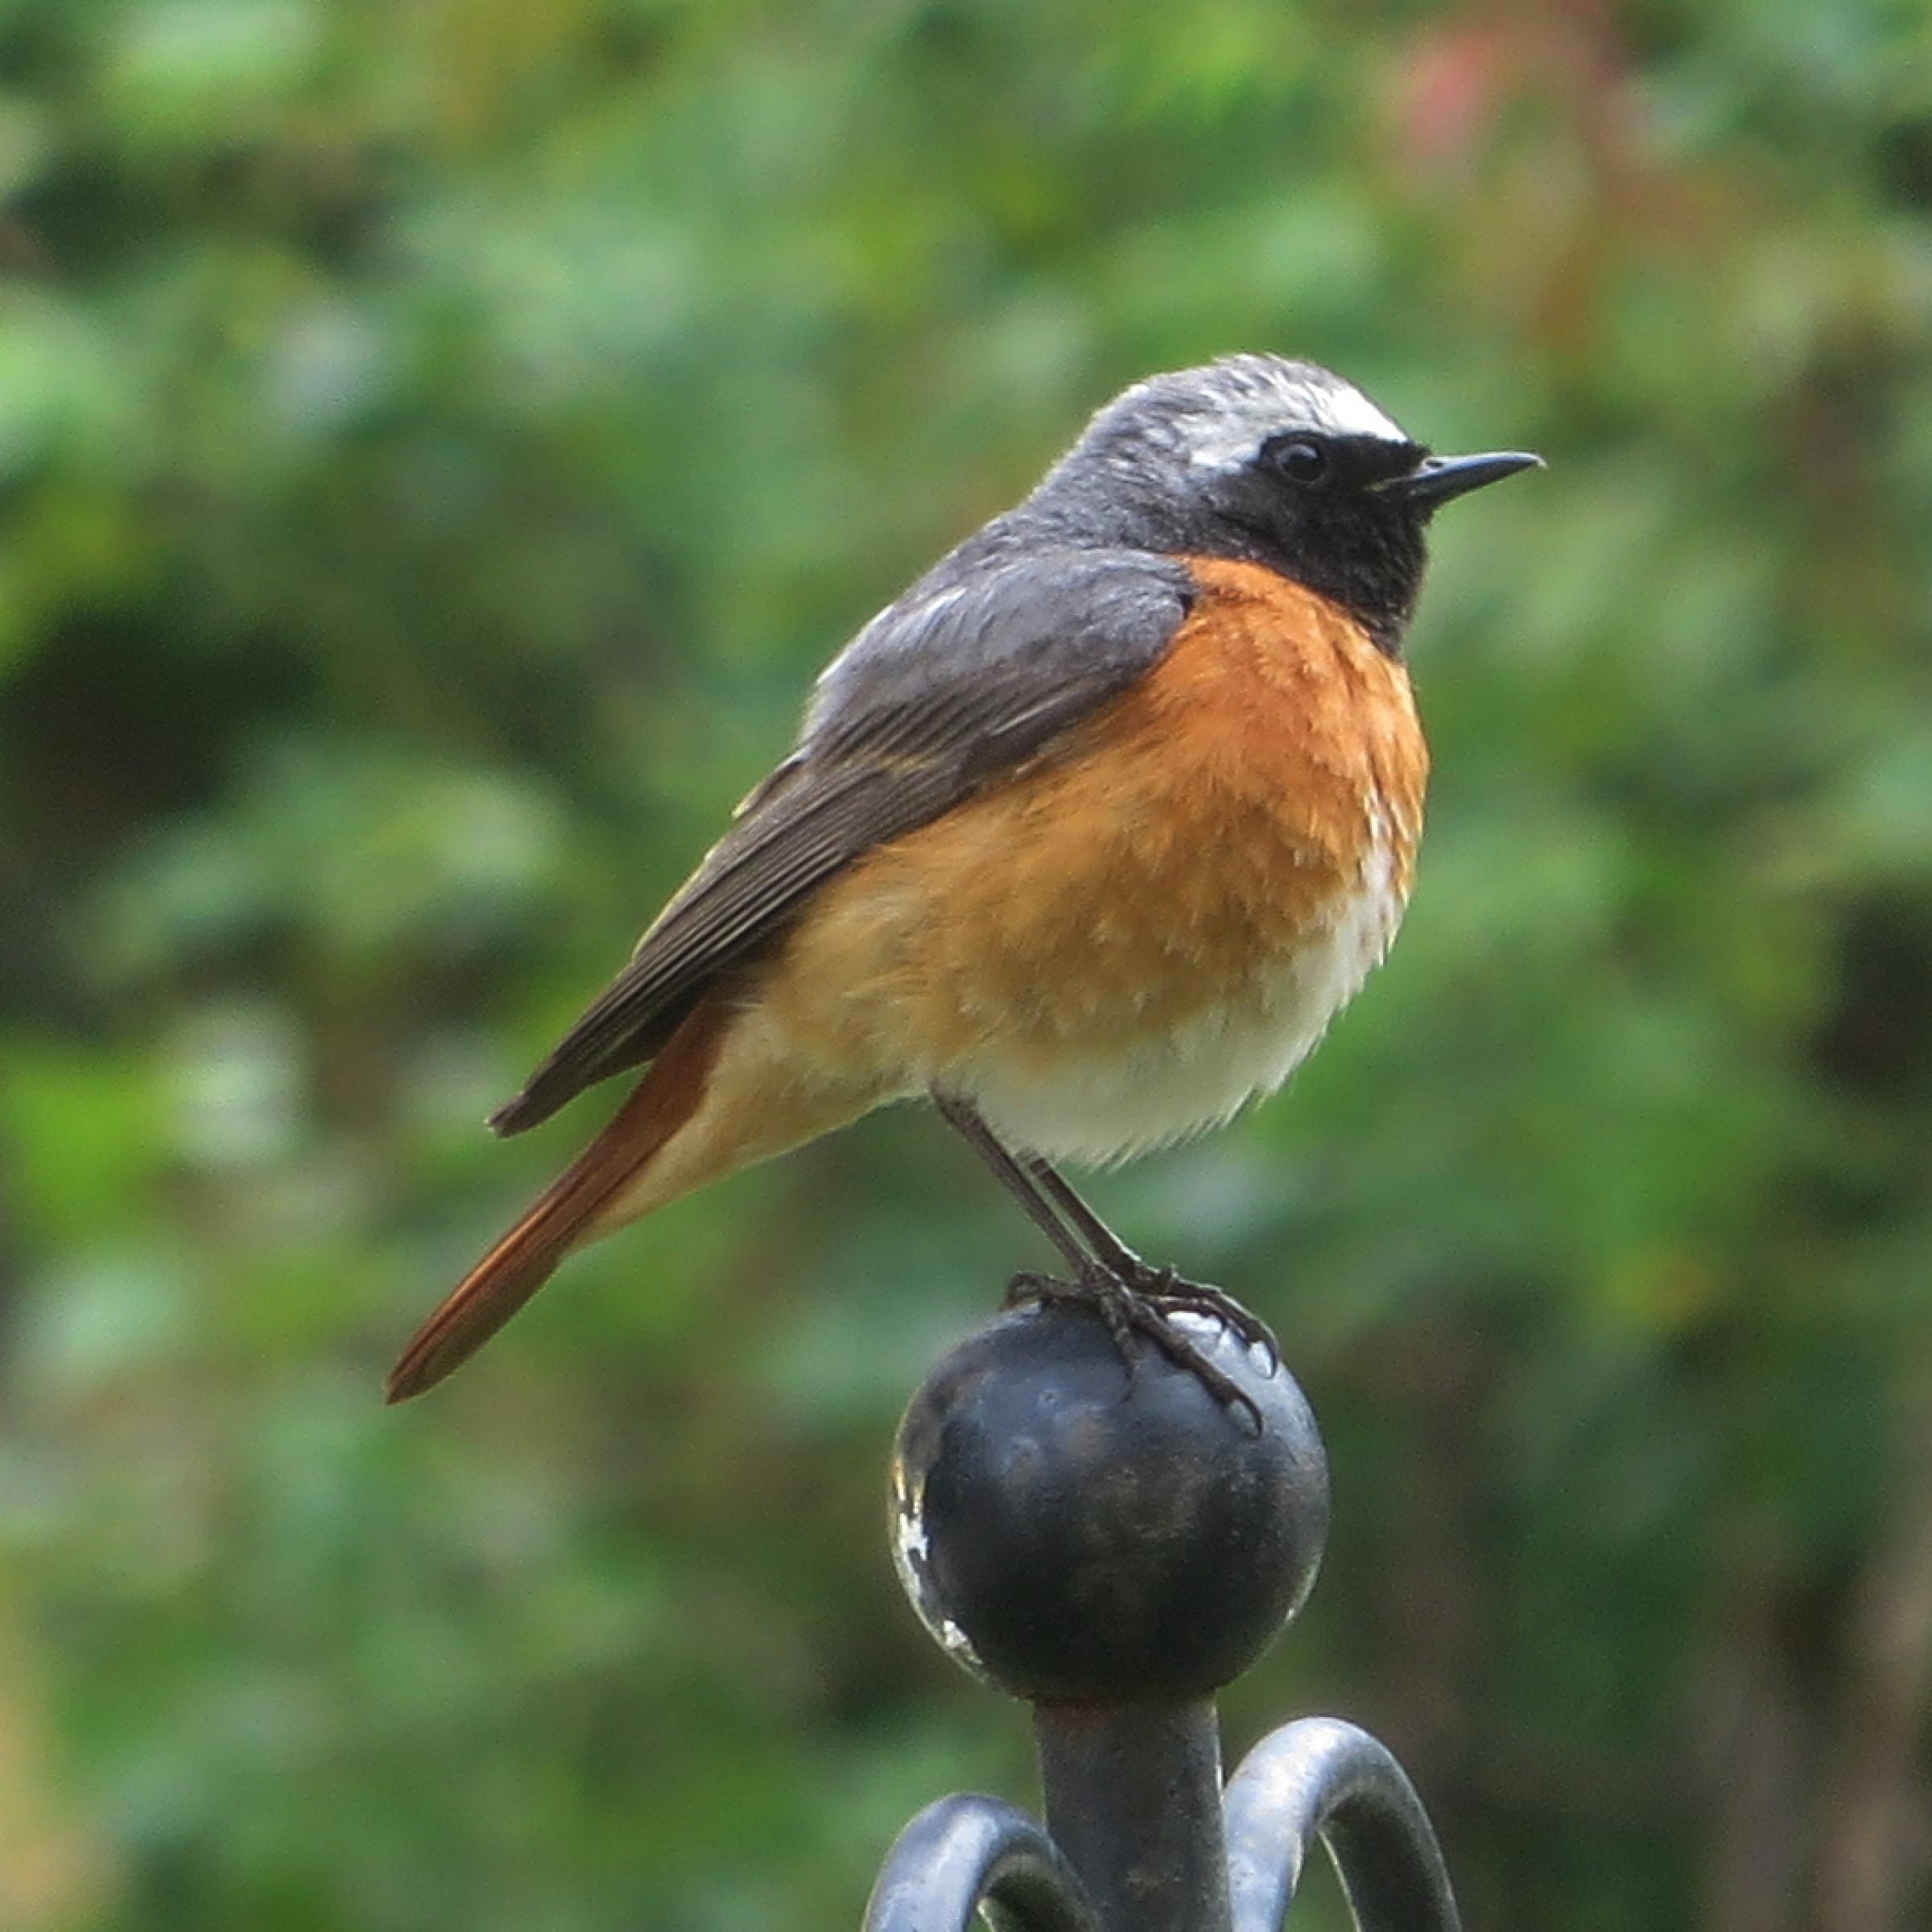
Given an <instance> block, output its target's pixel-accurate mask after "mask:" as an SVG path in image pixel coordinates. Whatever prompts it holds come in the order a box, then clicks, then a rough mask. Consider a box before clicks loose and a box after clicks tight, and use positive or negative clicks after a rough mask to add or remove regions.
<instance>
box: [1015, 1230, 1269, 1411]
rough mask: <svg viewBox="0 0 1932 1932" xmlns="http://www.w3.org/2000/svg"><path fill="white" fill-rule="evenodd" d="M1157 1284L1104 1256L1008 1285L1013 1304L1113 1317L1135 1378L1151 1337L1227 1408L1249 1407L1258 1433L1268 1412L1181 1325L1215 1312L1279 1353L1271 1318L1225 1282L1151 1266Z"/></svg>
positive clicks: (1116, 1339) (1111, 1329) (1111, 1328)
mask: <svg viewBox="0 0 1932 1932" xmlns="http://www.w3.org/2000/svg"><path fill="white" fill-rule="evenodd" d="M1146 1280H1147V1281H1148V1282H1150V1283H1154V1282H1156V1281H1158V1283H1159V1285H1158V1286H1141V1282H1140V1280H1139V1279H1131V1280H1130V1279H1126V1278H1123V1277H1122V1276H1121V1275H1119V1274H1115V1273H1114V1272H1113V1269H1109V1268H1104V1267H1102V1266H1101V1265H1100V1263H1099V1262H1097V1261H1095V1262H1092V1263H1090V1264H1089V1265H1088V1266H1086V1267H1084V1268H1083V1269H1081V1270H1080V1274H1079V1275H1078V1277H1077V1278H1075V1279H1073V1280H1071V1281H1069V1280H1067V1279H1066V1278H1064V1277H1063V1276H1060V1275H1053V1274H1016V1275H1015V1276H1014V1277H1013V1279H1012V1281H1011V1282H1009V1283H1008V1284H1007V1288H1006V1302H1005V1305H1006V1306H1007V1307H1009V1308H1015V1307H1021V1306H1022V1305H1025V1304H1026V1303H1033V1304H1036V1305H1037V1306H1038V1307H1042V1308H1065V1307H1074V1308H1085V1309H1088V1310H1090V1311H1092V1313H1093V1314H1095V1315H1098V1316H1099V1317H1100V1319H1101V1321H1102V1322H1104V1323H1105V1324H1106V1327H1107V1332H1108V1335H1111V1336H1112V1337H1113V1345H1114V1347H1115V1348H1117V1350H1118V1351H1119V1352H1120V1357H1121V1363H1122V1364H1123V1365H1124V1366H1125V1369H1126V1371H1127V1383H1128V1386H1129V1388H1132V1387H1133V1378H1134V1376H1135V1373H1137V1370H1138V1369H1139V1366H1140V1344H1141V1342H1142V1341H1146V1342H1149V1343H1151V1344H1153V1346H1154V1348H1158V1350H1159V1351H1160V1352H1161V1353H1162V1355H1164V1356H1166V1358H1167V1359H1168V1360H1169V1361H1170V1362H1172V1363H1173V1364H1174V1366H1175V1367H1176V1368H1177V1369H1186V1370H1187V1373H1189V1374H1190V1375H1191V1376H1192V1377H1194V1379H1195V1381H1197V1382H1199V1384H1200V1385H1201V1386H1202V1387H1203V1389H1206V1390H1207V1391H1208V1393H1209V1394H1210V1395H1211V1396H1212V1397H1214V1399H1215V1400H1216V1402H1219V1403H1220V1404H1221V1406H1223V1407H1224V1408H1229V1409H1239V1410H1243V1411H1244V1412H1245V1414H1246V1415H1247V1418H1248V1420H1249V1422H1251V1423H1252V1424H1253V1426H1254V1430H1255V1433H1256V1434H1257V1435H1259V1434H1260V1433H1261V1410H1259V1409H1258V1408H1257V1406H1255V1402H1254V1398H1253V1397H1252V1396H1250V1395H1249V1393H1247V1391H1246V1390H1245V1389H1243V1388H1242V1387H1241V1385H1240V1384H1239V1383H1238V1382H1236V1381H1235V1380H1234V1378H1233V1377H1232V1376H1231V1375H1229V1374H1228V1373H1227V1371H1226V1370H1225V1369H1220V1368H1217V1367H1216V1364H1214V1363H1212V1362H1211V1361H1210V1360H1208V1357H1207V1356H1205V1355H1204V1354H1203V1353H1202V1352H1201V1349H1200V1347H1199V1344H1197V1343H1195V1341H1193V1340H1191V1339H1190V1338H1189V1337H1188V1336H1187V1335H1185V1334H1183V1332H1182V1331H1181V1330H1180V1329H1179V1327H1176V1326H1175V1324H1174V1319H1173V1318H1174V1316H1175V1315H1179V1314H1188V1315H1212V1316H1214V1317H1216V1319H1218V1320H1220V1321H1221V1322H1223V1323H1225V1324H1226V1326H1227V1327H1228V1328H1229V1329H1230V1330H1231V1331H1232V1332H1233V1333H1234V1334H1236V1335H1239V1336H1240V1337H1241V1340H1243V1341H1244V1342H1245V1343H1248V1344H1250V1345H1253V1344H1254V1343H1255V1342H1257V1340H1258V1341H1259V1342H1260V1343H1261V1344H1262V1345H1263V1346H1264V1347H1265V1348H1267V1349H1268V1350H1269V1354H1270V1356H1271V1358H1273V1359H1276V1360H1278V1352H1277V1351H1276V1350H1275V1347H1274V1335H1272V1334H1270V1333H1269V1330H1268V1327H1267V1324H1266V1323H1264V1322H1261V1321H1259V1320H1257V1319H1256V1317H1255V1316H1253V1315H1250V1314H1249V1312H1248V1311H1247V1310H1246V1309H1245V1308H1244V1307H1242V1306H1241V1303H1240V1302H1237V1301H1236V1300H1235V1299H1234V1298H1232V1296H1231V1295H1227V1294H1223V1293H1222V1292H1221V1290H1220V1289H1218V1288H1203V1287H1201V1286H1199V1285H1198V1284H1197V1283H1195V1282H1184V1281H1183V1280H1181V1279H1180V1278H1179V1276H1178V1275H1176V1274H1174V1270H1173V1269H1147V1270H1146Z"/></svg>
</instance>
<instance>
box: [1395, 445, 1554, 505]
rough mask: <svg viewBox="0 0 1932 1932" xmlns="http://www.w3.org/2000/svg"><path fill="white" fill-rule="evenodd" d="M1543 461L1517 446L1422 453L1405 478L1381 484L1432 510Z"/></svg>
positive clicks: (1537, 467)
mask: <svg viewBox="0 0 1932 1932" xmlns="http://www.w3.org/2000/svg"><path fill="white" fill-rule="evenodd" d="M1542 467H1543V460H1542V457H1541V456H1531V455H1530V454H1529V452H1527V451H1525V450H1521V449H1499V450H1492V451H1491V452H1490V453H1489V454H1488V455H1487V456H1425V457H1423V459H1422V461H1421V462H1420V463H1419V464H1417V465H1416V467H1415V468H1414V469H1412V470H1411V471H1410V473H1409V474H1408V475H1407V476H1406V477H1393V478H1391V479H1390V480H1389V481H1388V482H1386V483H1385V484H1384V485H1382V488H1383V489H1385V490H1387V491H1388V493H1389V495H1391V496H1393V497H1401V498H1402V501H1403V502H1405V503H1417V504H1421V505H1422V506H1425V507H1426V508H1427V509H1430V510H1434V509H1435V507H1436V506H1437V505H1438V504H1439V503H1447V502H1448V501H1449V499H1450V498H1451V497H1459V496H1462V495H1463V494H1464V493H1466V492H1468V491H1469V490H1472V489H1481V488H1482V487H1483V485H1484V484H1485V483H1500V482H1501V481H1502V480H1503V478H1504V477H1513V476H1514V475H1515V474H1516V473H1517V471H1518V470H1519V469H1542Z"/></svg>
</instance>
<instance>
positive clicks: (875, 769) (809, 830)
mask: <svg viewBox="0 0 1932 1932" xmlns="http://www.w3.org/2000/svg"><path fill="white" fill-rule="evenodd" d="M946 569H947V566H945V565H942V566H941V567H940V571H939V572H935V573H934V576H933V577H932V578H928V579H927V580H926V581H925V582H924V584H922V585H919V586H915V587H914V590H913V591H911V592H909V593H908V594H907V596H906V597H905V598H903V599H902V600H901V601H900V602H899V603H898V604H896V605H892V606H890V608H889V609H886V611H884V612H883V613H881V615H880V616H879V617H877V618H875V619H874V620H873V622H872V623H871V624H869V625H867V626H866V628H865V630H864V631H862V632H861V634H860V635H859V636H858V637H857V638H856V639H854V641H853V642H852V644H851V645H850V646H848V648H847V650H845V651H844V653H842V654H840V657H839V658H837V659H836V660H835V661H834V663H832V666H831V667H830V668H829V669H828V671H827V672H826V674H825V676H824V678H823V679H821V680H820V683H819V693H818V697H817V700H816V702H815V705H814V708H813V710H812V712H811V717H810V719H809V720H808V723H807V730H806V733H805V736H804V738H803V742H802V743H801V744H800V745H799V749H798V750H797V751H795V753H793V754H792V755H791V757H790V758H787V759H786V761H785V762H784V763H783V764H782V765H781V766H778V769H777V770H775V771H774V772H773V773H772V774H771V775H770V777H769V778H767V779H766V781H765V782H763V783H762V784H761V785H760V786H758V788H757V789H756V790H755V791H753V792H752V794H751V795H750V796H749V798H748V799H747V800H746V801H745V805H744V806H743V807H741V809H740V814H739V816H738V817H737V819H736V820H735V821H734V822H733V825H732V827H731V828H730V830H729V831H728V832H726V833H725V836H724V837H723V838H722V839H720V840H719V841H718V843H717V844H716V845H715V846H714V847H713V848H712V850H711V852H709V853H708V855H707V856H706V857H705V858H704V861H703V862H702V863H701V864H700V865H699V867H698V869H697V870H696V873H693V874H692V876H691V878H690V880H689V881H687V883H686V884H685V886H683V888H682V889H681V890H679V892H678V894H676V896H675V898H673V899H672V900H671V902H670V904H669V905H668V906H666V907H665V909H664V910H663V913H662V914H660V915H659V916H658V919H657V920H656V922H655V923H654V924H653V925H652V926H651V927H650V930H649V931H647V932H646V934H645V935H644V936H643V938H642V939H641V940H640V941H639V942H638V947H637V950H636V952H634V954H633V955H632V956H631V960H630V964H629V965H628V966H626V967H625V969H624V970H623V972H621V973H620V974H619V975H618V976H617V978H616V979H615V980H613V981H612V983H611V984H610V985H609V986H608V987H607V988H606V989H605V991H604V992H603V993H601V994H600V995H599V996H598V997H597V999H596V1000H595V1001H592V1004H591V1005H590V1006H589V1007H588V1009H587V1010H586V1011H585V1012H584V1014H583V1016H582V1017H581V1018H580V1019H579V1020H578V1021H577V1022H576V1025H575V1026H572V1028H571V1030H570V1031H569V1032H568V1034H566V1035H565V1036H564V1039H563V1040H562V1042H560V1043H559V1045H558V1047H556V1049H555V1051H553V1052H552V1053H551V1055H550V1056H549V1057H548V1058H547V1059H546V1060H545V1061H544V1062H543V1064H542V1065H541V1066H540V1067H538V1069H537V1070H536V1071H535V1073H533V1074H532V1075H530V1080H529V1081H528V1082H527V1083H526V1084H525V1086H524V1088H523V1090H522V1092H520V1093H519V1094H518V1095H517V1096H516V1097H515V1098H514V1100H510V1101H509V1102H508V1103H506V1104H505V1105H504V1106H502V1107H501V1108H498V1109H497V1112H496V1113H494V1114H493V1115H492V1116H491V1117H490V1125H492V1126H493V1128H495V1129H496V1130H497V1132H498V1133H518V1132H520V1131H521V1130H522V1129H524V1128H526V1127H532V1126H535V1125H536V1124H537V1123H538V1122H539V1121H543V1120H546V1119H547V1118H548V1117H550V1116H551V1114H552V1113H555V1112H556V1110H557V1109H558V1108H559V1107H561V1106H563V1105H564V1104H565V1103H566V1102H567V1101H568V1100H571V1099H572V1098H574V1097H575V1096H576V1095H577V1094H578V1093H580V1092H582V1091H583V1090H584V1088H586V1087H588V1086H590V1085H592V1084H595V1083H596V1082H597V1081H599V1080H603V1079H605V1078H606V1077H607V1076H609V1075H611V1074H614V1073H617V1072H620V1071H622V1070H623V1069H625V1067H634V1066H636V1065H638V1064H639V1063H642V1062H643V1061H645V1060H647V1059H650V1058H651V1057H652V1056H653V1055H654V1054H656V1053H657V1052H658V1051H659V1050H660V1049H661V1048H662V1047H663V1045H664V1043H665V1042H666V1041H667V1040H668V1039H669V1038H670V1037H671V1034H672V1033H673V1032H675V1030H676V1029H677V1027H678V1026H679V1024H680V1022H682V1021H683V1019H684V1018H685V1017H686V1016H687V1014H688V1013H690V1012H691V1009H692V1008H693V1007H694V1006H695V1005H696V1003H697V1001H699V1000H700V998H702V997H703V996H704V993H705V992H706V991H707V990H708V989H709V988H710V987H711V986H712V985H713V984H714V983H715V982H716V980H718V978H719V976H720V975H721V974H724V973H726V972H729V971H730V970H731V969H732V968H733V967H735V966H737V965H739V964H741V963H743V962H744V961H745V960H747V959H749V957H750V956H753V954H755V953H756V952H758V950H759V949H760V948H761V947H763V946H764V945H765V944H766V943H768V942H769V941H770V940H771V939H773V938H774V937H775V936H776V935H778V933H779V932H780V931H782V930H783V928H784V927H785V925H786V921H787V919H788V918H789V916H790V915H791V913H792V912H793V911H794V910H795V908H796V907H797V906H798V905H799V902H800V901H801V900H802V899H803V898H805V897H806V895H807V894H809V893H810V892H811V890H812V889H813V888H814V887H815V886H817V885H819V883H820V882H822V881H824V879H826V878H828V877H830V876H831V875H832V873H835V872H836V871H838V870H839V869H840V868H841V867H843V866H845V865H849V864H851V863H852V861H853V860H854V859H856V858H857V857H860V856H861V854H862V853H864V852H867V851H869V850H870V849H871V848H873V846H875V845H878V844H883V843H884V842H886V840H890V839H894V838H897V837H899V836H902V834H904V833H906V832H910V831H912V830H914V828H917V827H919V826H920V825H923V824H927V823H929V822H930V821H931V820H932V819H935V818H937V817H939V815H941V814H942V813H943V812H945V811H949V810H950V809H951V808H952V807H953V806H955V805H957V804H959V803H960V802H961V801H962V800H964V799H966V798H968V797H969V796H971V795H972V792H973V791H975V790H976V789H977V787H978V786H980V785H981V784H983V783H985V782H986V780H987V779H988V778H991V777H993V775H995V774H997V773H999V772H1001V771H1005V770H1011V769H1012V768H1013V766H1016V765H1018V764H1020V763H1022V762H1025V761H1026V760H1027V759H1028V758H1032V757H1034V756H1036V755H1037V754H1038V753H1041V752H1042V751H1043V750H1045V749H1047V748H1048V747H1049V746H1050V745H1051V744H1052V742H1053V741H1054V740H1055V738H1057V737H1059V736H1060V735H1061V734H1062V733H1063V732H1065V731H1066V730H1067V729H1068V728H1069V727H1071V725H1074V724H1075V723H1077V722H1078V721H1079V720H1080V719H1081V718H1083V717H1085V716H1088V715H1089V714H1090V713H1091V712H1092V711H1093V710H1094V709H1096V708H1097V707H1098V706H1099V705H1100V704H1103V703H1104V702H1105V701H1106V700H1107V699H1108V698H1109V697H1111V696H1114V695H1116V694H1117V692H1119V691H1122V690H1124V689H1125V687H1127V686H1128V685H1129V683H1132V682H1133V679H1136V678H1137V677H1138V676H1139V675H1141V672H1142V671H1145V670H1146V668H1147V667H1148V666H1149V665H1150V664H1151V663H1153V662H1154V660H1155V658H1158V656H1159V655H1160V654H1161V652H1162V650H1164V649H1165V648H1166V644H1167V642H1169V640H1170V638H1172V636H1173V634H1174V631H1175V630H1177V629H1178V628H1179V624H1180V621H1181V619H1182V617H1183V616H1184V615H1185V614H1186V612H1187V608H1188V605H1189V603H1190V601H1191V594H1192V592H1191V582H1190V580H1189V579H1188V578H1187V575H1186V573H1185V572H1184V570H1183V568H1181V567H1180V566H1179V565H1178V564H1174V563H1172V562H1170V560H1169V559H1165V558H1161V557H1155V556H1153V555H1147V554H1146V553H1144V552H1139V551H1066V552H1058V553H1055V552H1048V553H1046V555H1044V556H1041V555H1034V556H1031V557H1029V558H1027V559H1025V560H1024V561H1023V562H1021V561H1014V562H1009V563H1007V564H1003V565H998V566H989V565H985V564H982V565H980V567H978V568H976V569H974V570H972V571H969V572H967V573H966V574H965V576H964V581H963V582H955V583H948V582H946V581H944V580H943V575H942V573H943V572H945V571H946ZM935 580H938V582H937V587H936V588H935Z"/></svg>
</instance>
